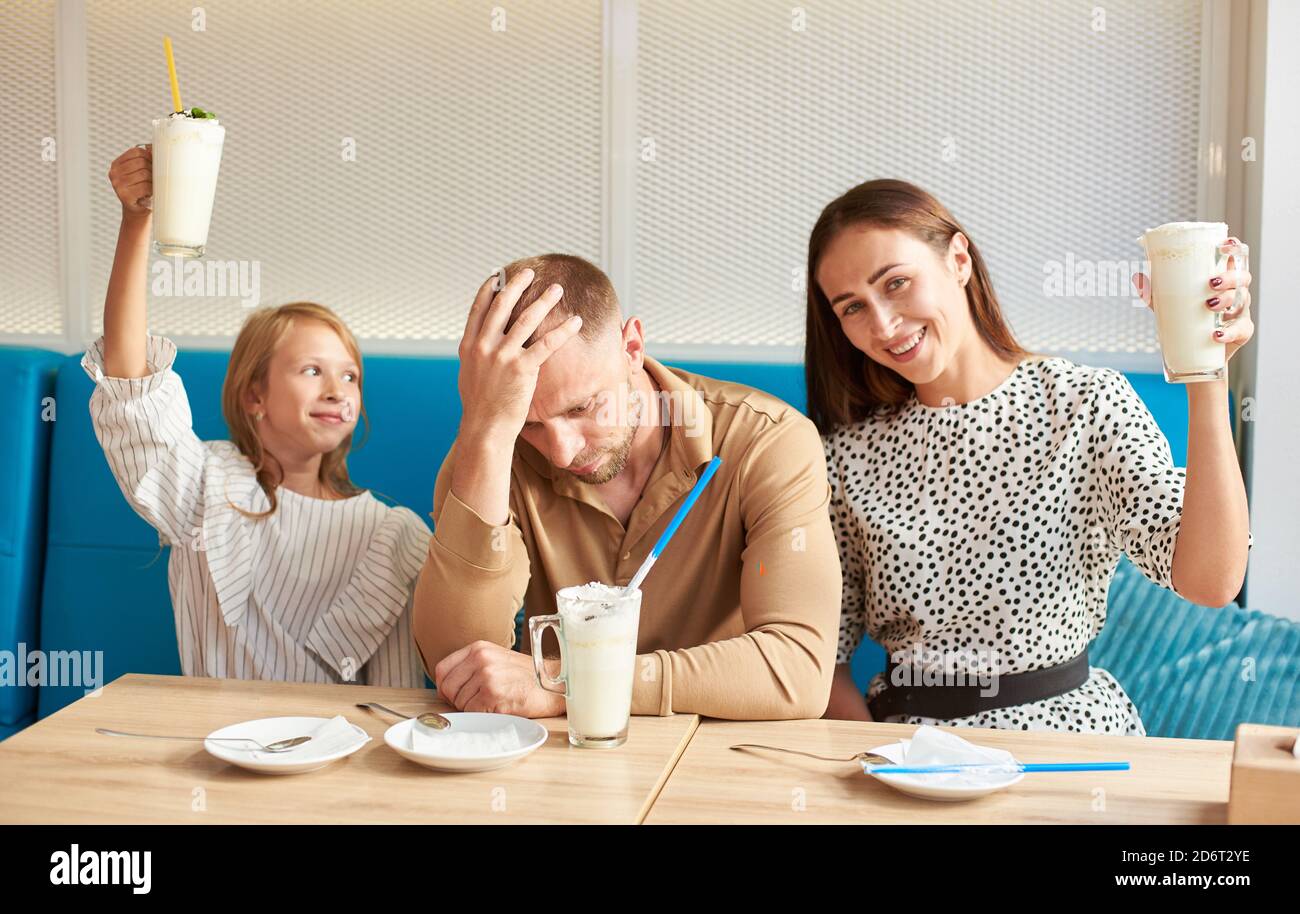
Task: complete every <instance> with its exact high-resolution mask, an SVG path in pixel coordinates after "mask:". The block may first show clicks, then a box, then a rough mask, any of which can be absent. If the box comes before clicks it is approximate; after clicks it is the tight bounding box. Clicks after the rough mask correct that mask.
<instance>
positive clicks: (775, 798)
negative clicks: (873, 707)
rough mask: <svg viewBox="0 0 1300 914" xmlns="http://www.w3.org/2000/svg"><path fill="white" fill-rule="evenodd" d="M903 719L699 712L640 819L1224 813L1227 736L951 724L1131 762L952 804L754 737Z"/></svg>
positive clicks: (858, 736)
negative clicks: (729, 717) (736, 716)
mask: <svg viewBox="0 0 1300 914" xmlns="http://www.w3.org/2000/svg"><path fill="white" fill-rule="evenodd" d="M915 729H916V727H913V726H906V725H903V724H885V723H859V722H851V721H829V720H797V721H759V722H747V721H718V720H713V719H710V718H704V719H703V720H701V722H700V724H699V727H698V729H697V730H696V732H695V735H694V736H692V737H691V742H690V745H689V746H688V747H687V749H686V752H685V753H684V754H683V755H682V757H681V759H680V760H679V761H678V762H677V765H676V767H675V768H674V769H673V773H672V775H671V777H669V779H668V783H667V784H666V785H665V786H664V789H663V790H662V791H661V792H660V794H659V798H658V799H657V800H656V801H655V803H654V807H653V808H652V809H651V811H650V815H649V816H647V817H646V819H645V822H646V824H648V825H654V824H674V823H678V824H690V823H708V822H735V823H758V822H765V823H785V824H798V823H807V824H811V823H838V824H867V823H888V824H896V823H917V824H926V823H968V824H975V823H987V824H999V823H1038V824H1052V823H1089V824H1131V823H1153V824H1160V823H1203V824H1210V823H1215V824H1221V823H1224V822H1226V820H1227V804H1228V782H1229V777H1230V774H1231V768H1232V743H1231V742H1227V741H1219V740H1190V739H1157V738H1149V737H1123V736H1097V735H1092V734H1071V733H1042V732H1036V733H1035V732H1024V731H1018V730H972V729H958V728H944V729H951V730H952V732H954V733H957V734H958V735H960V736H962V737H963V738H964V739H967V740H970V741H972V742H978V743H980V744H981V745H988V746H994V747H997V748H1000V749H1006V750H1008V751H1010V752H1011V753H1012V754H1013V755H1015V756H1016V758H1018V759H1019V760H1020V761H1022V762H1074V761H1128V762H1130V763H1131V764H1132V770H1130V771H1119V772H1069V773H1050V774H1046V773H1044V774H1026V775H1025V777H1024V780H1022V781H1021V782H1020V783H1019V784H1016V785H1015V786H1013V787H1010V788H1007V789H1006V790H1003V791H1001V792H999V793H995V794H991V795H989V796H986V797H981V798H979V799H976V800H970V801H966V802H960V803H941V802H935V801H930V800H921V799H917V798H914V797H909V796H906V795H904V794H901V793H899V792H897V791H895V790H894V789H892V788H890V787H888V786H886V785H885V784H883V783H881V782H879V781H876V780H875V779H874V778H871V777H868V776H867V775H864V774H863V773H862V770H861V767H860V766H859V765H858V764H857V763H856V762H843V763H837V762H821V761H816V760H814V759H806V758H801V757H799V756H795V755H789V754H785V753H774V752H752V751H748V750H745V751H736V750H733V749H730V748H729V747H730V746H731V745H733V744H735V743H760V744H763V745H768V746H783V747H787V748H791V749H801V750H804V751H807V752H814V753H817V754H818V755H828V756H835V757H841V756H842V757H846V758H847V757H849V756H851V755H853V754H854V753H856V752H862V751H866V750H870V749H873V748H875V747H877V746H880V745H884V744H886V743H891V742H894V741H896V740H898V739H900V738H905V737H908V736H910V735H911V733H912V732H913V731H914V730H915Z"/></svg>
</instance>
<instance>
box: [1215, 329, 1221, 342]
mask: <svg viewBox="0 0 1300 914" xmlns="http://www.w3.org/2000/svg"><path fill="white" fill-rule="evenodd" d="M1222 336H1223V331H1222V330H1216V331H1214V338H1215V339H1216V340H1217V339H1219V338H1220V337H1222Z"/></svg>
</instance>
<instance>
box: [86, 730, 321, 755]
mask: <svg viewBox="0 0 1300 914" xmlns="http://www.w3.org/2000/svg"><path fill="white" fill-rule="evenodd" d="M95 732H96V733H102V734H104V735H105V736H135V737H138V738H140V739H183V740H197V741H198V742H204V741H206V740H212V741H213V742H214V743H252V744H253V745H254V746H256V747H257V748H259V749H261V750H262V751H263V752H288V751H289V750H290V749H292V748H294V747H295V746H301V745H302V744H303V743H305V742H307V741H308V740H310V739H311V737H310V736H294V737H291V738H289V739H278V740H276V741H275V742H273V743H268V744H267V745H265V746H264V745H262V744H261V743H259V742H258V741H257V740H255V739H248V738H247V737H242V736H164V735H163V734H160V733H127V732H126V731H125V730H109V729H107V728H106V727H96V728H95Z"/></svg>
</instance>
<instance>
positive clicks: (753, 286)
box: [630, 0, 1201, 353]
mask: <svg viewBox="0 0 1300 914" xmlns="http://www.w3.org/2000/svg"><path fill="white" fill-rule="evenodd" d="M1099 6H1103V5H1102V4H1096V3H1094V2H1091V0H1087V2H1073V0H1058V2H1050V3H1046V2H1042V0H1014V2H1005V0H1004V2H980V0H874V2H871V3H863V2H850V0H809V2H805V3H797V4H796V3H791V2H787V0H709V2H707V3H703V2H696V0H642V2H641V3H640V4H639V7H638V41H639V47H640V53H639V56H638V60H637V91H638V123H637V130H638V133H639V137H638V139H639V140H640V141H641V143H642V146H641V147H640V151H641V152H642V155H641V156H638V162H637V165H636V231H635V244H634V250H635V256H634V260H633V264H632V273H631V275H632V289H631V296H630V297H631V298H632V300H633V301H634V303H635V307H636V309H637V311H638V313H641V314H642V315H644V317H645V320H646V324H647V332H648V336H649V338H650V339H651V340H652V341H657V342H664V343H699V342H707V343H715V344H775V345H784V346H800V347H801V346H802V343H803V321H804V309H805V303H804V298H803V292H802V291H799V290H797V288H796V284H795V282H794V280H795V277H796V275H801V274H802V271H803V266H804V264H805V261H806V256H807V239H808V232H809V230H810V229H811V227H812V225H813V223H814V221H815V220H816V218H817V215H818V213H819V212H820V211H821V209H822V207H823V206H825V204H827V203H828V202H830V201H831V200H832V199H834V198H835V197H836V196H838V195H839V194H840V193H842V192H843V191H845V190H846V189H848V188H849V187H851V186H853V185H855V184H858V183H860V182H862V181H865V180H868V179H870V178H875V177H898V178H903V179H905V180H909V181H913V182H915V183H917V184H919V185H921V186H922V187H924V188H926V189H928V190H929V191H930V192H931V193H933V194H934V195H935V196H937V197H938V198H939V199H940V200H941V201H942V202H944V203H945V204H946V205H947V206H948V208H949V209H950V210H952V211H953V213H954V214H955V215H956V216H957V218H958V220H959V221H961V222H963V223H964V224H965V226H966V228H967V229H968V231H969V232H970V234H971V236H972V237H973V238H974V240H975V241H976V243H977V244H979V246H980V248H981V249H982V250H983V252H984V253H985V255H986V257H987V259H988V261H989V264H990V269H991V271H992V273H993V278H994V284H995V287H996V289H997V290H998V292H999V295H1000V297H1001V299H1002V301H1003V304H1004V308H1005V310H1006V312H1007V314H1008V316H1009V317H1010V319H1011V321H1012V324H1013V326H1014V329H1015V330H1016V332H1017V334H1018V336H1019V337H1020V339H1021V341H1022V342H1023V343H1025V344H1027V345H1028V346H1030V347H1031V348H1033V349H1036V350H1039V351H1099V352H1120V353H1123V352H1152V351H1154V350H1155V334H1154V326H1153V321H1152V318H1151V316H1150V314H1149V312H1147V311H1146V310H1145V309H1137V308H1134V307H1133V306H1132V300H1133V296H1132V294H1131V292H1130V290H1129V288H1128V286H1127V278H1125V283H1124V284H1123V286H1122V288H1120V289H1119V290H1118V294H1116V295H1110V296H1103V297H1097V296H1088V297H1077V296H1076V297H1063V296H1049V295H1047V294H1045V293H1044V279H1045V277H1046V275H1047V274H1046V272H1045V271H1046V270H1047V269H1048V268H1049V267H1050V266H1051V265H1052V264H1057V265H1058V266H1059V269H1061V270H1062V271H1064V270H1065V268H1066V265H1067V257H1069V258H1072V261H1073V262H1074V263H1075V264H1076V267H1075V269H1076V270H1078V269H1079V268H1078V266H1077V264H1078V263H1079V262H1082V261H1086V262H1087V263H1088V264H1089V265H1093V266H1095V265H1097V264H1099V263H1101V262H1106V261H1116V260H1121V261H1135V260H1137V259H1139V258H1140V257H1141V253H1140V251H1139V249H1138V247H1137V245H1136V243H1135V241H1134V239H1135V238H1136V237H1137V235H1138V234H1139V233H1140V232H1141V231H1142V230H1143V229H1145V228H1147V227H1148V226H1150V225H1154V224H1157V223H1159V222H1164V221H1169V220H1174V219H1192V218H1196V205H1197V140H1198V129H1199V117H1200V114H1199V112H1198V93H1199V91H1200V67H1201V57H1200V39H1201V22H1200V18H1201V4H1200V2H1199V0H1186V2H1180V0H1165V2H1152V0H1116V2H1108V3H1106V4H1104V11H1105V21H1104V30H1095V29H1094V24H1095V23H1096V22H1097V20H1096V19H1095V15H1096V14H1095V13H1094V9H1095V8H1097V7H1099ZM796 9H802V10H804V11H805V12H806V17H807V18H806V29H805V30H803V31H797V30H796V29H795V28H794V25H795V24H796V20H795V19H794V18H793V17H794V16H796V15H797V13H794V12H793V11H794V10H796ZM647 141H649V143H647ZM650 143H652V144H653V158H652V159H651V160H650V161H644V160H643V159H644V158H645V156H644V152H645V151H646V150H647V149H649V148H650V145H649V144H650ZM1135 266H1137V264H1135ZM1078 275H1079V276H1081V275H1082V274H1078ZM1125 277H1127V273H1126V274H1125ZM1066 288H1068V284H1066ZM1075 291H1086V290H1085V289H1082V287H1080V286H1078V285H1076V287H1075Z"/></svg>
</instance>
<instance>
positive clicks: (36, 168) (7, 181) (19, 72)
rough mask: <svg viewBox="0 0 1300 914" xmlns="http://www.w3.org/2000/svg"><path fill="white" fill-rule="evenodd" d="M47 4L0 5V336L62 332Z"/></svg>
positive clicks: (21, 0)
mask: <svg viewBox="0 0 1300 914" xmlns="http://www.w3.org/2000/svg"><path fill="white" fill-rule="evenodd" d="M55 117H56V111H55V98H54V3H53V0H48V2H46V0H40V2H37V0H16V2H12V3H4V4H0V162H3V163H4V167H3V168H0V334H5V335H10V334H12V335H19V334H33V335H57V334H60V333H62V332H63V307H62V304H61V303H60V291H59V234H58V229H59V219H58V216H59V166H58V154H59V149H58V144H57V142H56V140H57V136H56V134H57V129H56V122H55Z"/></svg>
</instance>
